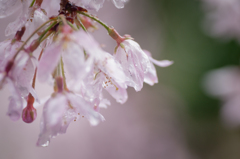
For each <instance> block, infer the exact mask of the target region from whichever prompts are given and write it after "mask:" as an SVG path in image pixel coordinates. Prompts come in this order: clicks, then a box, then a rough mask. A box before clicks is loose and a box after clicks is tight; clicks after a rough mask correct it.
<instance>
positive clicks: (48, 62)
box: [37, 43, 62, 82]
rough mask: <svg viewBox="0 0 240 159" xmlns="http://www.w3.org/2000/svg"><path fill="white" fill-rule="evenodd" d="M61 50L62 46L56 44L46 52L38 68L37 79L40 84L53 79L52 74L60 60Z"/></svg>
mask: <svg viewBox="0 0 240 159" xmlns="http://www.w3.org/2000/svg"><path fill="white" fill-rule="evenodd" d="M61 49H62V47H61V44H55V43H54V44H52V45H50V46H49V47H48V48H46V50H45V51H44V53H43V56H42V58H41V60H40V62H39V66H38V74H37V77H38V79H39V81H40V82H45V81H47V80H49V79H50V78H51V74H52V72H53V71H54V69H55V68H56V66H57V64H58V62H59V60H60V56H61Z"/></svg>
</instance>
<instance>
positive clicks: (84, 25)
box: [0, 0, 172, 146]
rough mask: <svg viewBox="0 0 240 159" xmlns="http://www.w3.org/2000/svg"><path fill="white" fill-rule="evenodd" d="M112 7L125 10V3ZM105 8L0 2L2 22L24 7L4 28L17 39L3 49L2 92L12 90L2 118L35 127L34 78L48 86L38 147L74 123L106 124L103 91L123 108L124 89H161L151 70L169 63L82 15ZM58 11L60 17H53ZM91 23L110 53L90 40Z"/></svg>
mask: <svg viewBox="0 0 240 159" xmlns="http://www.w3.org/2000/svg"><path fill="white" fill-rule="evenodd" d="M112 2H113V3H114V5H115V6H116V7H118V8H122V7H123V6H124V3H125V2H126V0H112ZM46 3H48V5H46ZM103 3H104V0H75V3H72V2H69V1H68V0H61V1H60V0H52V1H51V2H49V1H43V0H31V1H30V0H6V1H5V0H3V1H0V17H6V16H8V15H10V14H11V13H13V12H14V11H15V10H16V9H17V8H22V12H21V14H20V15H19V17H18V18H17V19H16V20H15V21H14V22H12V23H10V24H9V25H8V27H7V29H6V35H15V36H14V38H12V39H8V40H6V41H3V42H1V43H0V86H1V88H2V87H3V86H5V85H6V84H7V85H9V88H10V91H11V94H12V96H11V97H10V98H9V107H8V113H7V114H8V115H9V117H10V118H11V119H12V120H18V119H19V118H21V117H22V119H23V121H24V122H26V123H31V122H33V121H34V120H35V118H36V117H37V110H36V109H35V108H34V103H35V102H40V100H39V99H38V96H37V94H36V92H35V81H36V79H38V80H39V81H40V82H43V83H44V82H45V83H52V85H53V88H54V91H53V93H52V95H51V97H49V99H48V100H47V101H46V102H45V104H44V108H43V115H42V120H41V124H40V125H41V130H40V135H39V138H38V141H37V145H38V146H47V145H48V144H49V141H50V139H51V138H52V137H55V136H57V135H58V134H62V133H65V132H66V130H67V127H68V125H69V124H70V123H71V122H72V121H76V120H78V119H79V118H86V119H87V120H88V121H89V122H90V124H91V125H97V124H98V123H99V122H100V121H103V120H104V117H103V116H102V115H101V114H100V112H99V109H100V108H101V107H104V108H105V107H107V106H108V105H110V102H109V101H108V100H107V99H106V98H104V96H103V93H102V92H103V91H107V92H108V93H109V94H110V95H111V96H112V97H113V98H114V99H116V101H117V102H119V103H121V104H123V103H125V102H126V100H127V98H128V95H127V90H126V89H127V88H128V87H133V88H134V89H135V90H136V91H140V90H141V89H142V87H143V83H144V82H146V83H148V84H149V85H154V84H155V83H157V82H158V78H157V74H156V69H155V67H154V65H153V64H156V65H158V66H160V67H167V66H169V65H171V64H172V61H168V60H164V61H157V60H154V59H153V58H152V57H151V54H150V53H149V52H148V51H146V50H142V49H141V47H140V46H139V44H138V43H137V42H135V41H134V40H133V38H131V37H130V36H129V35H125V36H120V35H119V34H118V32H117V31H116V30H115V29H114V28H112V27H109V26H108V25H106V24H105V23H104V22H102V21H101V20H99V19H98V18H97V17H95V16H93V15H91V14H89V13H88V10H87V9H95V10H98V9H99V8H101V7H102V5H103ZM59 4H60V5H59ZM57 5H58V6H59V7H56V6H57ZM44 6H45V7H44ZM86 8H87V9H86ZM55 10H58V14H57V15H53V14H52V13H54V12H55ZM96 22H97V23H99V24H101V25H102V26H103V27H104V28H105V29H106V30H107V32H108V34H109V35H110V36H111V37H112V38H113V39H114V40H115V41H116V43H117V46H116V49H115V51H113V54H110V53H108V52H106V51H104V50H103V49H102V48H101V46H100V45H99V44H98V43H97V42H96V41H95V39H94V38H93V37H92V36H91V35H90V32H89V31H90V30H95V29H96V28H97V27H96ZM37 56H38V57H37ZM24 103H26V107H25V108H24V106H25V105H24Z"/></svg>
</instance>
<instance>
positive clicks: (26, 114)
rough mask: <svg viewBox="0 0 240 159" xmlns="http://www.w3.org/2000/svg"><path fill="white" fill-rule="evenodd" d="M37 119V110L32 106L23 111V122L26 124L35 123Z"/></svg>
mask: <svg viewBox="0 0 240 159" xmlns="http://www.w3.org/2000/svg"><path fill="white" fill-rule="evenodd" d="M36 117H37V110H36V109H35V108H34V107H33V106H32V105H31V106H29V105H28V106H27V107H26V108H24V109H23V112H22V120H23V121H24V122H25V123H31V122H33V121H34V120H35V119H36Z"/></svg>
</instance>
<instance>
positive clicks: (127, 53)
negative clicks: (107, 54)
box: [114, 39, 150, 91]
mask: <svg viewBox="0 0 240 159" xmlns="http://www.w3.org/2000/svg"><path fill="white" fill-rule="evenodd" d="M114 58H115V59H116V60H117V61H118V62H119V63H120V64H121V66H122V68H123V71H124V73H125V75H126V77H127V82H126V83H127V85H128V86H130V87H133V88H134V89H135V90H136V91H140V90H141V89H142V87H143V81H144V73H145V72H147V70H148V69H149V68H150V60H149V58H148V56H147V55H146V54H145V53H144V51H143V50H142V49H141V47H140V46H139V44H138V43H137V42H135V41H133V40H131V39H129V40H124V41H123V42H121V43H120V45H119V46H118V48H117V50H116V53H115V54H114Z"/></svg>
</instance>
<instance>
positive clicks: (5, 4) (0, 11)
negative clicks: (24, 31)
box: [0, 0, 21, 18]
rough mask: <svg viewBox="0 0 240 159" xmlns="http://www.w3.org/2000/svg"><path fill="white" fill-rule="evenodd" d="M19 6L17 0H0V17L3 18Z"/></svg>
mask: <svg viewBox="0 0 240 159" xmlns="http://www.w3.org/2000/svg"><path fill="white" fill-rule="evenodd" d="M20 7H21V1H19V0H1V1H0V18H5V17H7V16H9V15H11V14H13V13H14V12H16V11H17V10H18V9H19V8H20Z"/></svg>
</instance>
